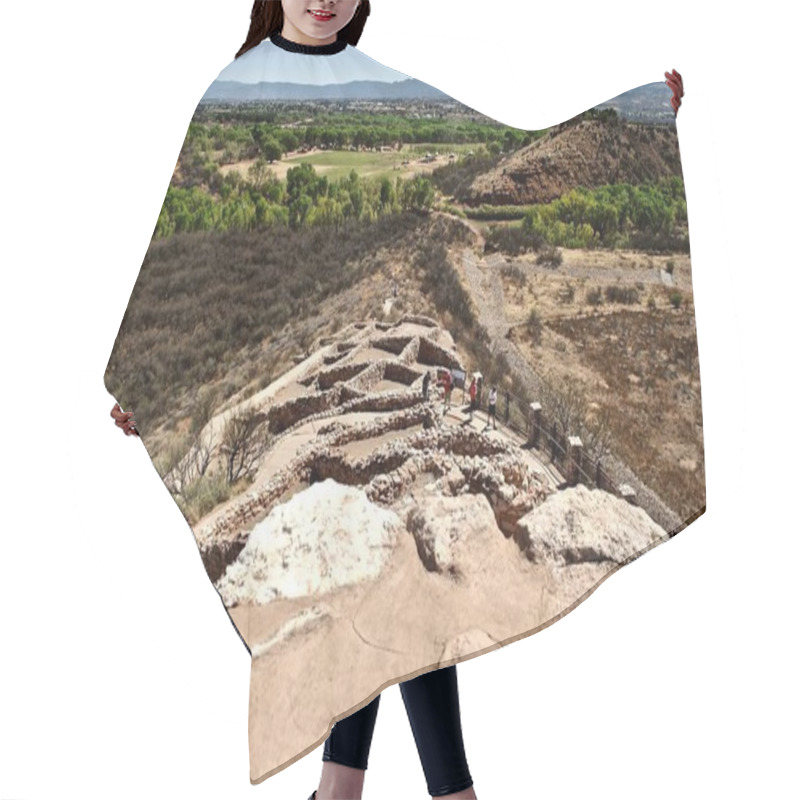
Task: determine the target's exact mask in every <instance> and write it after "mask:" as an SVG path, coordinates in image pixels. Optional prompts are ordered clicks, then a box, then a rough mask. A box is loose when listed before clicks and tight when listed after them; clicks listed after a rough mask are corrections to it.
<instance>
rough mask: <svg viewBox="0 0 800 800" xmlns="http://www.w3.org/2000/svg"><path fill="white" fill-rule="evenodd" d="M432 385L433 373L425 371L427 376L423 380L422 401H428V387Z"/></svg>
mask: <svg viewBox="0 0 800 800" xmlns="http://www.w3.org/2000/svg"><path fill="white" fill-rule="evenodd" d="M430 384H431V373H430V370H425V375H424V377H423V378H422V399H423V400H425V401H427V399H428V387H429V386H430Z"/></svg>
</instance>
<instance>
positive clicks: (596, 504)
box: [516, 484, 667, 566]
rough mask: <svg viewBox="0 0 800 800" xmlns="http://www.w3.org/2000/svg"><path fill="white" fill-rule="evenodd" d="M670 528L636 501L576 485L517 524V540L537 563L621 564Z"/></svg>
mask: <svg viewBox="0 0 800 800" xmlns="http://www.w3.org/2000/svg"><path fill="white" fill-rule="evenodd" d="M666 537H667V533H666V531H665V530H664V529H663V528H662V527H661V526H659V525H657V524H656V523H655V522H653V520H651V519H650V517H649V516H647V514H646V513H645V512H644V511H643V510H642V509H641V508H638V507H636V506H633V505H631V504H630V503H627V502H626V501H625V500H620V499H619V498H618V497H615V496H614V495H612V494H609V493H608V492H604V491H602V490H600V489H587V488H586V487H585V486H583V485H581V484H579V485H578V486H576V487H574V488H571V489H565V490H563V491H561V492H557V493H555V494H553V495H551V496H550V497H549V498H548V499H547V501H546V502H544V503H542V504H540V505H538V506H537V507H536V508H534V509H533V510H532V511H531V512H530V513H528V514H526V515H525V516H524V517H522V518H521V519H520V520H519V522H518V523H517V534H516V541H517V543H518V544H519V546H520V548H521V550H522V551H523V552H524V553H525V555H526V556H527V557H528V558H529V559H530V560H531V561H533V562H534V563H536V564H553V565H557V566H568V565H572V564H581V563H587V562H592V563H597V562H609V563H612V564H623V563H626V562H627V561H630V560H632V558H633V557H635V556H637V555H640V554H641V553H642V552H643V551H644V550H646V549H647V548H649V547H650V546H652V545H654V544H656V543H658V542H660V541H663V540H664V539H665V538H666Z"/></svg>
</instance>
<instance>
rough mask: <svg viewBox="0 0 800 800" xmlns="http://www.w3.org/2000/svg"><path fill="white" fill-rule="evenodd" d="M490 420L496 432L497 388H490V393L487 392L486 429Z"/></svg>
mask: <svg viewBox="0 0 800 800" xmlns="http://www.w3.org/2000/svg"><path fill="white" fill-rule="evenodd" d="M490 420H491V422H492V425H494V429H495V430H497V387H496V386H492V391H491V392H489V409H488V411H487V412H486V427H487V428H488V427H489V421H490Z"/></svg>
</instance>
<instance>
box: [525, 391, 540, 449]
mask: <svg viewBox="0 0 800 800" xmlns="http://www.w3.org/2000/svg"><path fill="white" fill-rule="evenodd" d="M528 420H529V424H528V444H530V445H531V446H532V447H535V448H536V449H537V450H538V449H539V441H540V439H541V430H540V429H541V426H542V404H541V403H531V404H530V405H529V414H528Z"/></svg>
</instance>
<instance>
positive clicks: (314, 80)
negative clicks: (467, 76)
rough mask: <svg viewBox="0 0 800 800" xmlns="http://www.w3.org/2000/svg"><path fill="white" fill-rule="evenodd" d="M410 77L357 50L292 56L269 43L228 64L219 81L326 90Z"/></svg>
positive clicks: (290, 53)
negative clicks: (324, 87)
mask: <svg viewBox="0 0 800 800" xmlns="http://www.w3.org/2000/svg"><path fill="white" fill-rule="evenodd" d="M408 77H409V76H408V75H405V74H404V73H402V72H397V70H393V69H390V68H389V67H385V66H383V64H380V63H378V62H377V61H375V60H374V59H372V58H370V57H369V56H368V55H365V54H364V53H362V52H361V51H360V50H358V49H357V48H355V47H350V46H349V45H348V47H346V48H345V49H344V50H342V52H340V53H335V54H333V55H309V54H305V53H292V52H289V51H288V50H283V49H282V48H280V47H277V46H276V45H274V44H272V42H271V41H269V40H268V39H266V40H264V41H263V42H261V44H259V45H257V46H256V47H254V48H253V49H252V50H248V51H247V52H246V53H245V54H244V55H242V56H239V58H237V59H235V60H234V61H232V62H231V63H230V64H228V66H227V67H225V69H223V70H222V72H220V74H219V75H218V76H217V80H218V81H237V82H239V83H260V82H262V81H268V82H270V83H284V82H285V83H302V84H313V85H317V86H322V85H325V84H330V83H349V82H351V81H383V82H387V83H394V82H396V81H402V80H407V79H408Z"/></svg>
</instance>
